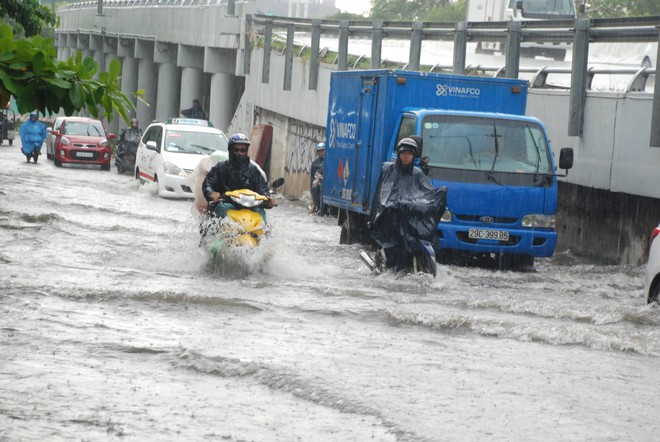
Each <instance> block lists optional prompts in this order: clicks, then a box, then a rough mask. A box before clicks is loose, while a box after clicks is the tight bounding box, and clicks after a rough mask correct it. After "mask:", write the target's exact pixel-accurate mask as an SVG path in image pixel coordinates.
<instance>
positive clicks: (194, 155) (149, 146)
mask: <svg viewBox="0 0 660 442" xmlns="http://www.w3.org/2000/svg"><path fill="white" fill-rule="evenodd" d="M215 151H221V152H224V153H225V154H227V137H226V136H225V134H224V133H223V132H222V131H221V130H219V129H216V128H214V127H213V125H212V124H211V123H209V122H208V121H206V120H197V119H193V118H170V119H169V120H167V122H166V123H158V122H156V123H152V124H151V125H150V126H149V127H148V128H147V130H146V131H145V132H144V135H142V139H141V140H140V144H139V145H138V150H137V154H136V159H135V178H136V179H139V180H140V182H142V183H145V182H154V183H158V194H159V195H160V196H162V197H167V198H193V197H194V195H193V191H192V189H191V188H190V186H189V183H188V182H187V180H186V177H187V176H188V175H189V174H190V173H191V172H192V171H193V170H194V169H195V167H196V166H197V164H199V162H200V161H201V160H202V159H203V158H206V157H207V156H208V155H210V154H212V153H213V152H215Z"/></svg>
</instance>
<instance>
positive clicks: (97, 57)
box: [92, 51, 106, 79]
mask: <svg viewBox="0 0 660 442" xmlns="http://www.w3.org/2000/svg"><path fill="white" fill-rule="evenodd" d="M92 57H93V58H94V61H95V62H96V64H97V65H99V68H98V70H97V71H96V74H94V78H97V79H98V78H99V74H100V73H101V72H103V71H105V70H106V69H105V54H104V53H103V51H93V52H92Z"/></svg>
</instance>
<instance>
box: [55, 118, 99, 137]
mask: <svg viewBox="0 0 660 442" xmlns="http://www.w3.org/2000/svg"><path fill="white" fill-rule="evenodd" d="M63 133H64V135H83V136H86V137H104V136H105V131H104V130H103V126H102V125H101V123H96V122H91V123H88V122H82V121H68V122H67V123H66V124H65V126H64V132H63Z"/></svg>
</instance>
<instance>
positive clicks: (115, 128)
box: [104, 53, 126, 135]
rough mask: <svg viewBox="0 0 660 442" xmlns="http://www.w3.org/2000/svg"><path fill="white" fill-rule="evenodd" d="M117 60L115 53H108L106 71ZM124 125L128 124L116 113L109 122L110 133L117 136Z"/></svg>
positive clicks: (105, 63) (106, 55)
mask: <svg viewBox="0 0 660 442" xmlns="http://www.w3.org/2000/svg"><path fill="white" fill-rule="evenodd" d="M116 58H117V55H116V54H113V53H110V54H107V53H106V54H105V60H104V66H105V70H106V71H107V70H108V69H109V68H110V62H111V61H112V60H114V59H116ZM120 81H121V79H120ZM119 87H120V88H121V83H120V85H119ZM124 124H126V123H125V122H124V120H123V118H121V117H120V116H119V114H117V113H116V112H115V114H114V118H113V119H112V121H110V122H108V131H110V132H112V133H113V134H115V135H117V133H118V132H119V128H120V127H122V126H123V125H124Z"/></svg>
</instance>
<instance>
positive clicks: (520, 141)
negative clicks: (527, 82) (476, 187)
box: [422, 115, 552, 174]
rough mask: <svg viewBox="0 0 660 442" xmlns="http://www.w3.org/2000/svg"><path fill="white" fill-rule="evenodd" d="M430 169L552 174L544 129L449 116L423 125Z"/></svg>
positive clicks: (428, 118) (430, 119)
mask: <svg viewBox="0 0 660 442" xmlns="http://www.w3.org/2000/svg"><path fill="white" fill-rule="evenodd" d="M422 137H423V146H424V155H426V156H428V157H429V166H431V167H443V168H449V169H458V170H483V171H484V172H487V173H492V172H506V173H515V174H550V173H552V169H551V165H550V157H549V153H548V151H549V149H548V145H547V143H546V138H545V135H544V132H543V129H542V128H541V127H540V126H539V125H538V124H534V123H529V122H526V121H515V120H493V119H485V118H474V117H464V116H449V115H429V116H426V117H425V118H424V120H423V122H422Z"/></svg>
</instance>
